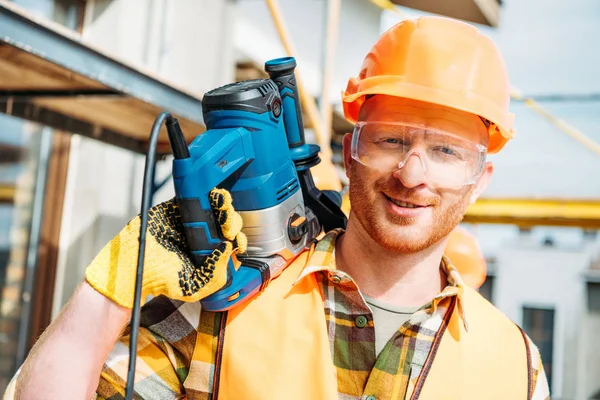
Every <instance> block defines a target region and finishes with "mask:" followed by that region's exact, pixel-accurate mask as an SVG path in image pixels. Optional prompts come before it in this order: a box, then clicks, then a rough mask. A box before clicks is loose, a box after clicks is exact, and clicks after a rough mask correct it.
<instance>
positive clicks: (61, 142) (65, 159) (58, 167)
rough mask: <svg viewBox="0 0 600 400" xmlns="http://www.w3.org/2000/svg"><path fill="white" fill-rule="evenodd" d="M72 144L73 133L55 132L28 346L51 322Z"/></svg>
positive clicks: (36, 269) (32, 300)
mask: <svg viewBox="0 0 600 400" xmlns="http://www.w3.org/2000/svg"><path fill="white" fill-rule="evenodd" d="M70 145H71V135H70V134H68V133H65V132H59V131H55V132H54V135H53V138H52V153H51V155H50V160H49V162H48V174H47V176H46V179H47V183H46V189H45V193H44V214H43V217H42V218H43V221H42V224H41V232H40V244H39V246H38V258H37V264H36V268H35V283H34V290H33V291H32V294H33V296H32V299H31V317H30V318H31V319H30V326H29V332H27V340H28V344H27V349H31V347H32V346H33V345H34V344H35V342H36V341H37V339H38V337H39V336H40V335H41V334H42V332H43V331H44V329H46V327H47V326H48V325H50V322H51V316H52V299H53V297H54V282H55V279H56V263H57V260H58V252H59V239H60V226H61V221H62V210H63V204H64V198H65V190H66V186H67V171H68V168H69V149H70V147H71V146H70Z"/></svg>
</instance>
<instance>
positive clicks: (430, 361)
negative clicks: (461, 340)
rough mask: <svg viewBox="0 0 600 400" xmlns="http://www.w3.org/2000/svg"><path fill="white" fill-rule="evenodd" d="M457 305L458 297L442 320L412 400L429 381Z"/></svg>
mask: <svg viewBox="0 0 600 400" xmlns="http://www.w3.org/2000/svg"><path fill="white" fill-rule="evenodd" d="M455 305H456V296H454V298H453V299H452V303H450V307H448V311H447V312H446V315H444V319H443V320H442V325H441V326H440V329H438V331H437V333H436V334H435V337H434V338H433V344H432V345H431V350H430V351H429V355H428V356H427V360H425V365H423V369H422V370H421V374H420V375H419V378H418V379H417V383H416V385H415V390H414V392H413V394H412V396H411V397H410V399H411V400H417V399H418V398H419V396H420V395H421V390H422V389H423V385H424V384H425V379H427V375H428V374H429V371H430V370H431V366H432V365H433V359H434V358H435V356H436V354H437V351H438V349H439V347H440V343H441V342H442V336H443V335H444V332H446V328H447V327H448V323H449V322H450V317H452V313H453V312H454V307H455Z"/></svg>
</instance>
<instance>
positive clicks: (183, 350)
mask: <svg viewBox="0 0 600 400" xmlns="http://www.w3.org/2000/svg"><path fill="white" fill-rule="evenodd" d="M343 104H344V112H345V115H346V118H347V119H348V120H350V121H351V122H353V123H355V124H356V127H355V129H354V132H353V133H352V134H348V135H347V136H346V137H345V138H344V163H345V168H346V173H347V176H348V179H349V186H350V189H349V190H350V199H351V202H352V211H351V214H350V217H349V220H348V226H347V229H346V230H345V231H342V230H335V231H332V232H328V233H327V234H326V235H325V237H324V238H323V239H321V240H320V241H319V242H318V243H316V244H315V245H313V246H312V247H311V248H310V249H309V250H307V251H305V252H303V253H302V254H300V255H299V256H298V257H297V258H296V259H295V260H294V261H293V262H292V263H291V264H290V265H289V266H288V267H287V268H286V269H285V271H284V272H283V273H282V274H281V275H280V276H279V277H278V278H276V279H274V280H272V281H271V282H270V283H269V285H268V287H267V288H266V289H265V290H264V291H263V292H261V293H260V295H258V296H257V297H256V298H255V299H253V300H252V301H250V302H248V303H246V304H244V305H241V306H239V307H237V308H234V309H232V310H230V311H228V312H225V313H214V312H208V311H202V310H201V307H200V303H199V301H198V300H200V299H201V298H203V297H205V296H208V295H210V294H211V293H213V292H214V291H215V290H217V289H218V288H219V287H221V286H222V284H223V282H224V276H225V263H226V262H227V260H228V259H229V257H231V256H234V255H235V254H236V253H237V252H243V251H244V250H245V241H244V236H243V234H242V233H240V229H241V224H240V219H239V215H237V214H236V213H235V210H233V209H232V207H231V202H230V198H229V197H228V193H227V192H223V191H214V192H213V193H212V195H211V199H212V202H211V204H212V206H213V209H214V211H215V213H217V214H218V215H219V220H220V222H221V223H222V224H223V225H222V226H221V229H222V231H223V234H224V236H225V237H226V238H227V240H226V241H225V242H223V244H222V246H221V247H220V249H219V251H218V252H217V253H215V254H214V257H213V261H214V271H213V272H212V273H210V274H207V275H206V276H205V280H203V281H202V282H201V284H200V286H199V287H198V288H199V289H198V288H197V289H198V290H197V291H195V293H194V294H182V290H181V285H182V284H194V282H196V283H197V282H198V281H193V280H192V281H187V279H188V277H187V276H186V277H182V276H183V275H182V274H181V273H179V274H178V272H179V271H186V269H185V268H188V267H189V265H191V262H190V260H189V259H188V258H187V256H186V252H185V249H186V248H185V242H184V241H183V239H182V235H181V233H180V231H179V230H178V227H179V224H180V221H179V220H178V213H177V209H176V207H175V206H174V204H173V202H166V203H162V204H160V205H158V206H156V207H154V208H153V210H152V211H151V213H150V219H151V224H150V226H153V227H154V228H152V229H149V235H148V244H147V248H146V272H145V275H144V282H143V288H144V295H153V296H154V297H153V298H152V299H151V300H150V301H149V302H148V303H147V304H145V306H144V307H143V310H142V318H141V328H140V331H139V344H138V349H137V355H138V360H137V370H136V376H135V390H136V398H140V399H182V398H186V399H189V400H191V399H216V398H219V399H357V400H358V399H362V400H384V399H427V400H431V399H436V400H437V399H462V400H464V399H478V400H481V399H511V400H512V399H536V400H537V399H545V398H548V396H549V394H548V385H547V382H546V377H545V374H544V370H543V367H542V363H541V360H540V356H539V353H538V351H537V349H536V347H535V346H534V344H533V343H532V342H531V341H530V339H529V338H528V337H527V336H526V335H525V333H523V331H522V330H521V329H520V328H519V327H518V326H517V325H516V324H514V323H513V322H511V321H510V320H509V319H508V318H507V317H506V316H504V315H503V314H502V313H501V312H500V311H498V310H497V309H496V308H494V307H493V306H492V305H491V304H489V303H488V302H487V301H485V300H484V299H483V298H482V297H481V296H480V295H479V294H478V293H477V292H476V291H475V290H474V289H472V288H470V287H469V286H467V285H464V284H463V282H462V280H461V277H460V275H459V273H458V272H457V269H456V268H455V267H454V266H453V265H452V261H451V260H450V259H448V258H446V257H444V256H443V252H444V248H445V245H446V242H447V240H448V235H449V234H450V232H451V231H452V230H453V229H454V228H455V227H456V226H457V224H458V223H459V221H460V220H461V218H462V217H463V214H464V213H465V210H466V208H467V206H468V204H470V203H472V202H474V201H475V200H476V199H477V197H478V196H479V195H480V194H481V193H482V192H483V190H484V189H485V188H486V186H487V184H488V182H489V180H490V177H491V176H492V172H493V167H492V164H491V163H489V162H487V161H486V155H487V154H488V153H496V152H498V151H499V150H500V149H501V148H502V147H503V146H504V145H505V143H506V142H507V141H508V140H509V139H510V138H511V137H512V136H513V130H512V128H513V115H512V114H510V112H509V111H508V105H509V82H508V77H507V72H506V67H505V64H504V61H503V58H502V56H501V54H500V52H499V50H498V49H497V47H496V46H495V45H494V44H493V42H492V41H491V40H490V39H489V38H487V37H485V36H483V35H482V34H480V33H479V32H478V30H477V29H476V28H475V27H473V26H471V25H468V24H466V23H463V22H459V21H455V20H452V19H447V18H441V17H423V18H419V19H414V20H406V21H403V22H401V23H399V24H397V25H395V26H394V27H392V28H391V29H390V30H388V31H387V32H385V33H384V34H383V35H382V36H381V38H380V39H379V40H378V41H377V42H376V43H375V45H374V47H373V48H372V49H371V51H370V52H369V53H368V54H367V56H366V58H365V60H364V63H363V65H362V68H361V70H360V73H359V75H358V77H356V78H351V79H350V81H349V82H348V86H347V89H346V91H345V93H344V94H343ZM138 230H139V218H135V219H134V220H132V221H131V222H130V223H129V224H128V225H127V227H125V228H124V229H123V231H122V232H121V233H120V234H119V235H117V236H116V237H115V238H114V239H113V240H112V241H111V242H110V243H109V244H108V245H107V246H106V247H105V248H104V249H103V250H102V251H101V252H100V253H99V255H98V256H97V257H96V259H95V260H94V261H93V262H92V264H91V265H90V266H89V267H88V269H87V271H86V280H85V282H84V283H82V285H81V286H80V287H79V288H78V290H77V292H76V293H75V294H74V296H73V298H72V299H71V300H70V302H69V304H68V305H67V306H66V307H65V309H64V311H63V312H62V313H61V315H60V316H59V317H58V318H57V320H56V321H55V322H53V324H52V325H51V326H50V327H49V329H48V330H47V332H46V333H45V334H44V335H43V336H42V337H41V338H40V340H39V341H38V343H37V344H36V345H35V347H34V348H33V350H32V352H31V355H30V356H29V358H28V360H27V361H26V363H25V364H24V366H23V368H22V372H21V373H20V375H19V376H18V377H17V392H18V394H17V397H19V396H21V397H19V398H25V399H43V398H52V399H54V398H60V399H66V398H68V399H84V398H85V399H87V398H90V397H91V396H92V395H93V394H94V393H97V396H98V398H101V399H120V398H123V396H124V387H125V383H126V379H127V363H128V353H129V349H128V343H129V333H130V331H129V329H128V328H126V325H127V322H128V321H129V318H130V316H131V309H132V307H133V287H134V285H133V283H134V277H135V270H136V263H135V260H136V257H137V232H138ZM190 279H191V278H190ZM183 280H186V282H183ZM190 282H192V283H190ZM115 342H116V344H115Z"/></svg>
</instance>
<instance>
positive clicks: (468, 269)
mask: <svg viewBox="0 0 600 400" xmlns="http://www.w3.org/2000/svg"><path fill="white" fill-rule="evenodd" d="M444 254H445V255H446V257H448V258H449V259H450V261H452V264H453V265H454V267H455V268H456V269H457V270H458V273H459V274H460V277H461V278H462V280H463V282H464V283H465V284H467V285H469V286H471V287H472V288H474V289H478V288H479V287H480V286H481V285H483V282H485V278H486V276H487V267H486V263H485V258H484V257H483V253H482V252H481V249H480V248H479V244H478V243H477V238H476V237H475V235H473V234H471V233H470V232H469V231H467V230H466V229H465V228H463V227H461V226H457V227H456V228H454V230H453V231H452V232H451V233H450V236H449V238H448V243H447V244H446V249H445V250H444Z"/></svg>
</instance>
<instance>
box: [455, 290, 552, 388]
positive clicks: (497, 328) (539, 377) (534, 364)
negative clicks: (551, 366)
mask: <svg viewBox="0 0 600 400" xmlns="http://www.w3.org/2000/svg"><path fill="white" fill-rule="evenodd" d="M465 301H466V303H467V304H466V307H468V308H467V311H466V312H467V313H468V314H467V315H468V317H467V318H469V320H468V322H469V326H470V327H471V326H474V328H475V329H478V330H485V331H487V333H488V335H489V336H488V337H490V338H493V337H496V338H498V339H499V340H505V339H507V336H509V335H507V334H510V333H512V335H510V336H512V337H513V338H514V340H515V341H517V342H520V343H524V345H525V349H526V352H527V355H528V357H529V359H528V364H529V366H530V368H531V372H532V377H531V378H532V386H533V397H532V400H546V399H549V398H550V391H549V389H548V381H547V379H546V374H545V372H544V366H543V364H542V358H541V356H540V352H539V350H538V348H537V346H536V345H535V343H534V342H533V341H532V340H531V338H530V337H529V336H528V335H527V334H526V333H525V332H524V331H523V330H522V329H521V327H520V326H519V325H518V324H516V323H515V322H514V321H512V320H511V319H510V318H508V316H506V315H505V314H504V313H503V312H502V311H500V310H499V309H498V308H496V306H494V305H493V304H492V303H490V302H489V301H488V300H487V299H486V298H484V297H483V296H482V295H481V294H479V292H477V291H476V290H474V289H472V288H470V287H467V286H465ZM513 343H514V341H513ZM500 348H502V349H504V350H506V347H503V346H500Z"/></svg>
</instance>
